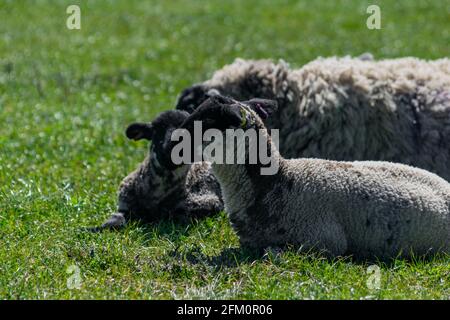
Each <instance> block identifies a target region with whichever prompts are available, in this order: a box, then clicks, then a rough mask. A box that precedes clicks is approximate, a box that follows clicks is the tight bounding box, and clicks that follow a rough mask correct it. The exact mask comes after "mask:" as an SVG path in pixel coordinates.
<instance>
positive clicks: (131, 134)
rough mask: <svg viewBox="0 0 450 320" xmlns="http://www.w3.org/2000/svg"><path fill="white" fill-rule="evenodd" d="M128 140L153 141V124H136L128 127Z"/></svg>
mask: <svg viewBox="0 0 450 320" xmlns="http://www.w3.org/2000/svg"><path fill="white" fill-rule="evenodd" d="M125 134H126V135H127V138H128V139H133V140H141V139H147V140H152V136H153V126H152V124H151V123H143V122H135V123H132V124H130V125H129V126H128V128H127V130H126V131H125Z"/></svg>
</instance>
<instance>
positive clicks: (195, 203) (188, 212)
mask: <svg viewBox="0 0 450 320" xmlns="http://www.w3.org/2000/svg"><path fill="white" fill-rule="evenodd" d="M222 210H223V202H222V200H221V199H220V198H219V197H218V196H217V195H201V196H199V195H191V196H189V197H188V199H186V201H185V202H184V203H183V204H182V205H181V206H179V207H178V208H177V209H176V210H175V212H176V215H177V216H179V217H181V216H184V217H189V218H202V217H206V216H211V215H214V214H216V213H219V212H220V211H222Z"/></svg>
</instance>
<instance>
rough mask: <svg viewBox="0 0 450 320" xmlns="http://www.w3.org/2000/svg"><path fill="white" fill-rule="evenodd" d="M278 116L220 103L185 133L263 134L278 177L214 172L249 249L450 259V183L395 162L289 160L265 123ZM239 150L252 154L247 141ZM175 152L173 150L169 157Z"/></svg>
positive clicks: (232, 169)
mask: <svg viewBox="0 0 450 320" xmlns="http://www.w3.org/2000/svg"><path fill="white" fill-rule="evenodd" d="M273 111H274V103H273V102H265V100H253V101H252V100H250V101H249V102H245V103H242V102H238V101H235V100H233V99H230V98H224V97H220V96H216V97H212V98H208V99H207V100H206V101H205V102H204V103H203V104H201V105H200V106H199V107H198V108H197V109H196V110H195V111H194V112H193V113H192V114H191V115H190V116H189V117H188V118H187V119H186V120H185V121H184V122H183V124H182V125H181V127H180V128H182V129H186V130H188V132H190V133H191V136H192V135H193V134H194V132H193V131H194V130H193V127H194V126H193V124H194V121H202V123H203V130H207V129H211V128H213V129H219V130H221V131H225V130H226V129H239V128H241V129H243V130H244V131H248V130H250V129H255V130H259V131H261V132H262V133H263V135H262V137H263V138H262V139H264V141H263V143H267V146H266V147H267V148H268V150H270V154H271V157H274V158H275V159H277V160H278V162H279V170H278V172H277V173H276V174H274V175H261V173H260V169H261V167H262V166H263V165H262V164H261V163H256V164H248V162H247V163H246V164H218V163H213V164H212V169H213V173H214V175H216V177H217V178H218V180H219V182H220V186H221V189H222V194H223V196H224V202H225V208H226V211H227V213H228V215H229V218H230V220H231V223H232V226H233V227H234V229H235V230H236V232H237V234H238V236H239V238H240V242H241V244H242V245H243V246H246V247H251V248H256V249H262V248H266V247H282V246H284V245H286V244H290V245H295V246H301V247H302V248H304V249H316V250H321V251H323V252H325V253H326V254H327V255H329V256H331V257H336V256H341V255H353V256H354V257H356V258H362V259H367V258H369V259H371V258H374V257H376V258H379V259H390V258H395V257H405V258H407V257H410V255H412V254H414V255H426V254H429V253H436V252H446V253H449V252H450V184H449V183H448V182H447V181H445V180H444V179H442V178H440V177H439V176H437V175H435V174H433V173H430V172H428V171H425V170H422V169H418V168H414V167H410V166H407V165H403V164H396V163H390V162H371V161H367V162H365V161H361V162H360V161H356V162H338V161H329V160H321V159H308V158H300V159H284V158H283V157H282V156H281V155H280V154H279V152H278V150H277V149H276V147H275V146H274V144H273V143H272V140H271V136H270V135H269V134H268V133H267V129H266V127H265V126H264V124H263V122H262V120H261V118H260V117H263V118H265V117H267V115H269V114H271V113H272V114H276V113H275V112H273ZM239 143H246V147H247V148H249V147H250V144H249V143H248V141H247V140H245V139H241V140H240V141H238V144H239ZM238 144H236V145H235V148H237V146H238ZM175 145H176V143H175V142H172V143H171V146H170V148H169V149H173V148H174V146H175ZM235 152H236V149H235Z"/></svg>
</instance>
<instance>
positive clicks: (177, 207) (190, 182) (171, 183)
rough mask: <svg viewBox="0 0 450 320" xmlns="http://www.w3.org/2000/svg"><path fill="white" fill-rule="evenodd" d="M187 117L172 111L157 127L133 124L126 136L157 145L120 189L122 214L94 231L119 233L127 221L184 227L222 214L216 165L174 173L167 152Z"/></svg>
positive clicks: (183, 168)
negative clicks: (182, 223) (167, 221)
mask: <svg viewBox="0 0 450 320" xmlns="http://www.w3.org/2000/svg"><path fill="white" fill-rule="evenodd" d="M188 115H189V114H188V113H186V112H184V111H179V110H169V111H166V112H163V113H161V114H160V115H159V116H158V117H157V118H156V119H155V120H154V121H153V122H152V123H133V124H131V125H130V126H129V127H128V128H127V130H126V135H127V137H128V138H129V139H134V140H140V139H146V140H149V141H153V143H152V145H151V147H150V152H149V155H148V156H147V157H146V158H145V160H144V161H143V162H142V163H141V164H140V166H139V167H138V168H137V169H136V170H135V171H134V172H132V173H130V174H129V175H128V176H127V177H126V178H125V179H124V180H123V181H122V183H121V185H120V188H119V196H118V198H119V199H118V212H116V213H114V214H112V215H111V216H110V218H109V219H108V220H107V221H106V222H105V223H103V224H102V226H100V227H95V228H92V229H91V231H101V230H104V229H117V228H120V227H123V226H124V225H125V224H126V223H127V222H128V221H140V222H155V221H159V220H162V219H165V218H171V219H173V220H178V221H185V220H189V219H191V218H201V217H204V216H206V215H210V214H215V213H218V212H220V211H222V210H223V201H222V196H221V193H220V186H219V184H218V182H217V180H216V179H215V177H214V176H213V175H212V172H211V165H210V164H209V163H207V162H198V163H194V164H192V165H185V166H181V167H179V168H176V169H170V168H167V167H165V166H164V163H167V159H165V155H166V153H165V152H164V149H165V146H166V145H167V144H168V143H169V142H170V136H171V133H172V131H173V130H174V129H176V128H177V127H179V126H180V125H181V123H182V122H183V121H184V120H185V119H186V118H187V117H188Z"/></svg>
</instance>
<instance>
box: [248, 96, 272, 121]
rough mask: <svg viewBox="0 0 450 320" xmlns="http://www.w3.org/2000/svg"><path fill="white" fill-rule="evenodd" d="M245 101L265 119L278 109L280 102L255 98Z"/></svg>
mask: <svg viewBox="0 0 450 320" xmlns="http://www.w3.org/2000/svg"><path fill="white" fill-rule="evenodd" d="M245 103H246V104H248V105H249V106H250V107H251V108H252V110H253V111H255V112H256V113H257V114H258V116H259V117H260V118H261V119H263V120H265V119H267V118H268V117H269V116H270V115H271V114H272V113H274V112H276V111H277V109H278V103H277V102H276V101H275V100H268V99H259V98H255V99H251V100H249V101H246V102H245Z"/></svg>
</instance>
